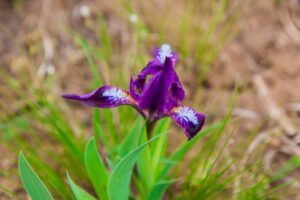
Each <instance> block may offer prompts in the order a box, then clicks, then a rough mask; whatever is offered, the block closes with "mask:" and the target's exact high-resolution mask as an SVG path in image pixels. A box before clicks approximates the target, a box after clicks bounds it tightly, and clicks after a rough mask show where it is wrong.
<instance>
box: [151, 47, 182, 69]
mask: <svg viewBox="0 0 300 200" xmlns="http://www.w3.org/2000/svg"><path fill="white" fill-rule="evenodd" d="M153 57H154V59H155V60H157V61H159V62H160V63H161V64H163V63H164V62H165V60H166V58H167V57H169V58H171V60H172V63H173V66H174V65H175V64H176V62H177V60H178V55H177V54H176V53H175V52H173V51H172V48H171V46H170V45H169V44H163V45H161V47H160V48H154V49H153Z"/></svg>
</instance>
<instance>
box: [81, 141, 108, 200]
mask: <svg viewBox="0 0 300 200" xmlns="http://www.w3.org/2000/svg"><path fill="white" fill-rule="evenodd" d="M84 158H85V167H86V170H87V172H88V175H89V177H90V180H91V182H92V184H93V187H94V188H95V190H96V192H97V195H98V197H99V198H100V199H103V200H107V199H108V197H107V194H106V185H107V182H108V178H109V175H108V172H107V170H106V168H105V166H104V164H103V161H102V159H101V157H100V155H99V153H98V150H97V146H96V142H95V139H94V138H92V139H90V141H89V142H88V144H87V146H86V148H85V152H84Z"/></svg>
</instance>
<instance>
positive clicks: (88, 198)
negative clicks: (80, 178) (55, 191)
mask: <svg viewBox="0 0 300 200" xmlns="http://www.w3.org/2000/svg"><path fill="white" fill-rule="evenodd" d="M67 176H68V182H69V184H70V187H71V189H72V191H73V194H74V196H75V198H76V199H77V200H96V199H95V198H94V197H93V196H92V195H90V194H89V193H88V192H86V191H85V190H84V189H82V188H81V187H79V186H78V185H77V184H76V183H75V182H74V181H73V180H72V179H71V177H70V176H69V174H67Z"/></svg>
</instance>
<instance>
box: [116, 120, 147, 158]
mask: <svg viewBox="0 0 300 200" xmlns="http://www.w3.org/2000/svg"><path fill="white" fill-rule="evenodd" d="M143 121H144V119H143V118H142V117H139V118H138V119H137V120H136V121H135V122H134V124H133V126H132V128H131V129H130V131H129V133H128V134H127V137H126V138H125V140H124V142H123V144H122V146H121V148H120V153H119V154H120V156H121V157H122V158H123V157H124V156H126V155H127V154H128V153H129V152H130V151H131V150H133V149H134V148H135V147H136V146H137V138H138V135H139V133H140V132H141V130H142V128H143V125H144V124H143V123H142V122H143Z"/></svg>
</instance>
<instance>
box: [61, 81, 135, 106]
mask: <svg viewBox="0 0 300 200" xmlns="http://www.w3.org/2000/svg"><path fill="white" fill-rule="evenodd" d="M63 97H64V98H66V99H72V100H76V101H81V102H84V103H85V104H87V105H89V106H93V107H99V108H112V107H116V106H120V105H133V106H135V105H136V103H135V101H134V100H133V98H132V97H131V96H130V95H129V93H128V92H127V91H125V90H122V89H120V88H117V87H114V86H102V87H100V88H98V89H96V90H94V91H93V92H91V93H89V94H85V95H82V96H79V95H77V94H65V95H63Z"/></svg>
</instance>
